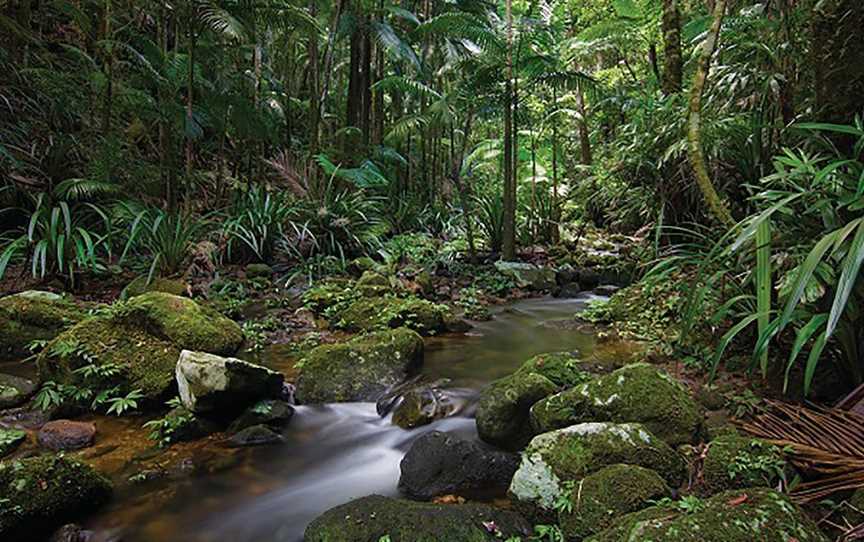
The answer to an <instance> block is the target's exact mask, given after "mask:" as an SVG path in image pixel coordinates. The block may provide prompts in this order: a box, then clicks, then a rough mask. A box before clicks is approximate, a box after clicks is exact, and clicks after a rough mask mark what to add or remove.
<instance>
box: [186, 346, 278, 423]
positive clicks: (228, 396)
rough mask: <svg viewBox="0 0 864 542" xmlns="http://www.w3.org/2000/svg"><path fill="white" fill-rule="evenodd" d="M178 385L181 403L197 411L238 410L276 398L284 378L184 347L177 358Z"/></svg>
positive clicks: (242, 363) (249, 365) (261, 369)
mask: <svg viewBox="0 0 864 542" xmlns="http://www.w3.org/2000/svg"><path fill="white" fill-rule="evenodd" d="M176 373H177V387H178V389H179V391H180V399H181V400H182V401H183V406H185V407H186V408H188V409H189V410H190V411H192V412H194V413H196V414H207V413H224V412H229V413H230V412H235V413H236V412H239V411H241V410H243V409H244V408H246V407H247V406H249V405H250V404H252V403H254V402H256V401H258V400H260V399H269V398H274V397H278V396H279V395H280V394H281V392H282V383H283V381H284V380H285V377H284V376H283V375H282V374H281V373H277V372H275V371H271V370H270V369H267V368H265V367H261V366H260V365H255V364H254V363H249V362H248V361H243V360H241V359H236V358H223V357H221V356H216V355H214V354H207V353H205V352H192V351H190V350H184V351H182V352H181V353H180V359H179V360H178V361H177V371H176Z"/></svg>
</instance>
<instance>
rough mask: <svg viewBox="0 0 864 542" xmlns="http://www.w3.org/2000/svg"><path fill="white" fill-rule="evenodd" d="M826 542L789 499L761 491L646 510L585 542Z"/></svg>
mask: <svg viewBox="0 0 864 542" xmlns="http://www.w3.org/2000/svg"><path fill="white" fill-rule="evenodd" d="M637 540H638V541H640V542H705V541H708V540H710V541H712V542H754V541H759V542H827V538H826V537H825V535H823V534H822V533H821V532H820V531H819V528H818V527H817V526H816V524H815V523H814V522H813V521H812V520H811V519H809V518H808V517H807V516H805V515H804V513H803V512H802V511H801V509H799V508H798V507H797V506H796V505H795V504H794V503H792V501H790V500H789V497H787V496H785V495H783V494H781V493H777V492H776V491H772V490H770V489H765V488H751V489H748V490H732V491H726V492H723V493H718V494H717V495H715V496H713V497H711V498H710V499H707V500H705V501H703V502H702V503H701V506H700V507H699V508H697V509H696V510H695V511H693V510H692V509H690V510H689V513H688V510H684V509H683V507H679V506H676V504H675V503H669V504H664V505H662V506H654V507H651V508H646V509H644V510H641V511H639V512H635V513H633V514H628V515H626V516H623V517H621V518H620V519H618V520H617V521H615V523H614V525H613V526H612V527H610V528H609V529H607V530H605V531H603V532H601V533H599V534H597V535H595V536H593V537H591V538H588V539H586V541H585V542H633V541H637Z"/></svg>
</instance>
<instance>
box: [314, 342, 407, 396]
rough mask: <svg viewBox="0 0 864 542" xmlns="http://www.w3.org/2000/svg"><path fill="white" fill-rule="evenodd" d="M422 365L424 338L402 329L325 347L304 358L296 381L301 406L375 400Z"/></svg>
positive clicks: (318, 348)
mask: <svg viewBox="0 0 864 542" xmlns="http://www.w3.org/2000/svg"><path fill="white" fill-rule="evenodd" d="M422 363H423V338H422V337H420V335H418V334H417V333H416V332H414V331H412V330H410V329H406V328H399V329H395V330H389V331H381V332H375V333H369V334H367V335H361V336H359V337H355V338H353V339H351V340H350V341H348V342H344V343H339V344H328V345H322V346H319V347H317V348H315V349H313V350H312V351H311V352H309V354H307V355H306V357H305V358H303V360H302V362H301V365H302V369H301V373H300V378H299V379H298V381H297V400H298V401H299V402H301V403H307V404H309V403H330V402H350V401H368V400H375V399H377V398H378V396H379V395H380V394H381V393H383V392H384V391H385V390H386V389H387V388H388V387H390V386H393V385H395V384H399V383H400V382H402V381H403V380H404V379H405V378H406V377H407V376H408V375H410V374H412V373H414V372H415V371H416V370H418V369H419V368H420V366H421V365H422Z"/></svg>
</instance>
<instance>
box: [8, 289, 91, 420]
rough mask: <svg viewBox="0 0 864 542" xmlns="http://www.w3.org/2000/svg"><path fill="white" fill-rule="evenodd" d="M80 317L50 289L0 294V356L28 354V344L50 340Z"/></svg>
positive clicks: (66, 301) (17, 356)
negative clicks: (47, 290) (48, 290)
mask: <svg viewBox="0 0 864 542" xmlns="http://www.w3.org/2000/svg"><path fill="white" fill-rule="evenodd" d="M83 317H84V311H82V310H81V309H80V308H78V307H77V306H76V305H75V304H74V303H72V302H71V301H69V300H68V299H66V298H64V297H62V296H60V295H57V294H55V293H51V292H40V291H37V290H29V291H26V292H21V293H17V294H13V295H7V296H4V297H0V359H4V358H6V359H8V358H23V357H26V356H28V355H29V354H30V351H29V350H28V347H29V346H30V343H32V342H33V341H48V340H51V339H53V338H54V337H56V336H57V335H59V334H60V333H61V332H62V331H63V330H64V329H67V328H68V327H70V326H71V325H73V324H75V323H76V322H78V321H79V320H81V319H82V318H83ZM0 408H2V407H0Z"/></svg>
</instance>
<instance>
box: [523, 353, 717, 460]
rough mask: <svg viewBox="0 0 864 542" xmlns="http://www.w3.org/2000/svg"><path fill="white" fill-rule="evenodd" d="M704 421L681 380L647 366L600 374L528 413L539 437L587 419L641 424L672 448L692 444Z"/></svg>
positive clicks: (554, 396) (546, 400)
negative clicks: (539, 434) (678, 380)
mask: <svg viewBox="0 0 864 542" xmlns="http://www.w3.org/2000/svg"><path fill="white" fill-rule="evenodd" d="M702 418H703V416H702V413H701V410H700V409H699V406H698V405H697V404H696V402H695V401H693V399H692V397H691V396H690V393H689V392H688V391H687V390H686V389H685V388H684V387H683V386H682V385H681V384H680V383H679V382H677V381H676V380H674V379H673V378H672V377H671V376H669V375H668V374H666V373H665V372H663V371H661V370H659V369H657V368H655V367H652V366H651V365H648V364H645V363H640V364H635V365H628V366H627V367H623V368H621V369H618V370H617V371H614V372H613V373H610V374H608V375H604V376H600V377H598V378H596V379H594V380H591V381H590V382H587V383H584V384H582V385H580V386H576V387H574V388H571V389H568V390H566V391H563V392H561V393H558V394H556V395H553V396H551V397H549V398H547V399H545V400H543V401H541V402H539V403H538V404H536V405H534V406H533V407H532V409H531V424H532V426H533V428H534V431H535V432H537V433H543V432H546V431H552V430H554V429H558V428H561V427H567V426H568V425H573V424H576V423H582V422H588V421H611V422H639V423H641V424H643V425H644V426H645V427H646V428H647V429H648V430H649V431H651V432H652V433H653V434H654V435H656V436H658V437H660V438H661V439H663V440H665V441H666V442H667V443H669V444H670V445H672V446H677V445H680V444H685V443H689V442H692V441H693V439H694V438H695V437H696V436H697V434H698V432H699V427H700V424H701V423H702Z"/></svg>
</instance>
